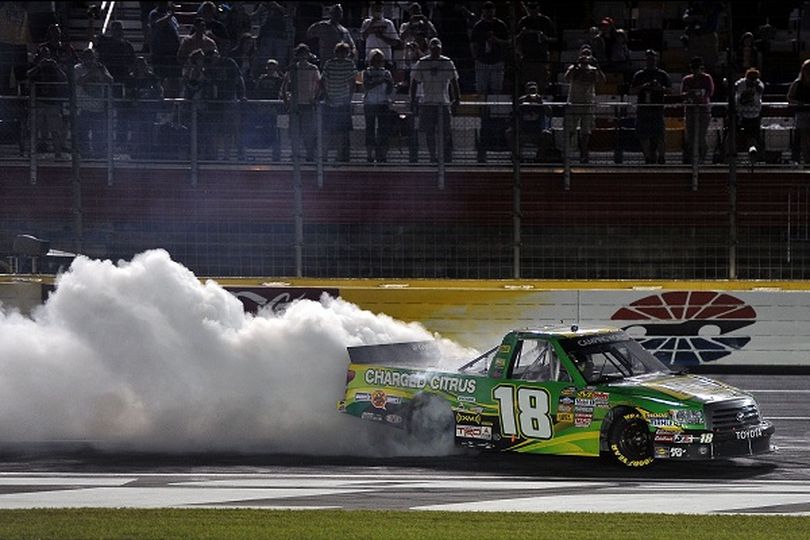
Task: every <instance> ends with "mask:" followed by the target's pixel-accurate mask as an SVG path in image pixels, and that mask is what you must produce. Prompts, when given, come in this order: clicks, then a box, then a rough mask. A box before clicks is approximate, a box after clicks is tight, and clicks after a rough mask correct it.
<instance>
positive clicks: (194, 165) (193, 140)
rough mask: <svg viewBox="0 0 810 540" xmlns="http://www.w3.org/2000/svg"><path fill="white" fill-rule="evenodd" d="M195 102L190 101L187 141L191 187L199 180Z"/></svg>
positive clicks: (195, 185)
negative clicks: (189, 128)
mask: <svg viewBox="0 0 810 540" xmlns="http://www.w3.org/2000/svg"><path fill="white" fill-rule="evenodd" d="M197 120H198V118H197V100H196V99H192V100H191V133H190V137H189V138H190V140H189V146H190V149H189V151H190V152H191V185H192V186H194V187H197V180H198V179H199V177H198V174H199V165H200V163H199V154H198V152H199V149H198V141H199V139H198V137H197V128H198V127H199V126H198V124H197Z"/></svg>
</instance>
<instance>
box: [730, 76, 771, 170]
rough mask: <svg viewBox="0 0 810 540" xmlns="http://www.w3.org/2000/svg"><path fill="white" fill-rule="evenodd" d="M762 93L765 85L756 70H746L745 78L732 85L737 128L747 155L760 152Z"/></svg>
mask: <svg viewBox="0 0 810 540" xmlns="http://www.w3.org/2000/svg"><path fill="white" fill-rule="evenodd" d="M764 93H765V84H764V83H763V82H762V80H761V79H760V78H759V70H758V69H757V68H748V69H747V70H746V72H745V77H743V78H741V79H740V80H738V81H737V82H735V83H734V97H735V99H736V105H737V116H738V117H739V119H740V124H739V126H740V129H741V130H742V132H743V135H744V136H745V144H746V145H747V146H748V148H749V150H748V152H749V154H757V153H759V152H760V151H761V150H762V139H761V137H760V123H761V121H762V94H764Z"/></svg>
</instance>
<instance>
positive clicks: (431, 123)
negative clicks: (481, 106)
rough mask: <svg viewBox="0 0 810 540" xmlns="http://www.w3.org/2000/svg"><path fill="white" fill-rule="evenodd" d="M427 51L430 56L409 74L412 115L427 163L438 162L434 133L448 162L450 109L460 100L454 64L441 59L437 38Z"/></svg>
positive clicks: (420, 60) (439, 43)
mask: <svg viewBox="0 0 810 540" xmlns="http://www.w3.org/2000/svg"><path fill="white" fill-rule="evenodd" d="M428 48H429V49H430V54H428V55H427V56H423V57H422V58H420V59H419V61H418V62H417V63H416V65H415V66H414V67H413V69H412V70H411V77H412V78H413V81H412V83H411V88H410V98H411V109H412V110H413V112H414V115H418V117H419V126H420V128H421V129H422V131H424V132H425V139H426V142H427V147H428V152H429V153H430V160H431V161H432V162H438V160H439V158H438V155H437V151H438V147H437V145H436V139H437V137H436V132H437V131H439V130H441V135H442V137H443V140H442V141H441V142H442V144H443V148H444V159H445V161H450V158H451V155H452V151H453V138H452V133H451V131H450V107H451V106H453V107H456V106H458V103H459V100H460V98H461V89H460V88H459V86H458V72H457V71H456V66H455V64H453V61H452V60H450V59H449V58H448V57H446V56H444V55H442V42H441V41H439V38H433V39H431V40H430V42H429V43H428ZM417 86H421V88H422V91H423V94H422V101H421V102H418V101H417V97H416V96H417ZM440 122H441V127H440V124H439V123H440Z"/></svg>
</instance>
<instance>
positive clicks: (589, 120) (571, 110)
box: [563, 54, 605, 163]
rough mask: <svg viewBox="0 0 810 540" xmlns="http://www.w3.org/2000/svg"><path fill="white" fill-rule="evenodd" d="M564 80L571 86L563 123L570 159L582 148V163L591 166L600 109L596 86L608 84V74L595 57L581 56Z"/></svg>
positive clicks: (569, 69)
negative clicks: (572, 152) (590, 146)
mask: <svg viewBox="0 0 810 540" xmlns="http://www.w3.org/2000/svg"><path fill="white" fill-rule="evenodd" d="M564 79H565V82H567V83H568V84H569V86H568V100H567V105H566V107H565V119H564V122H563V131H564V134H565V152H566V156H569V155H570V151H571V150H572V149H573V148H574V147H575V146H576V147H578V148H579V159H580V162H581V163H588V161H589V155H588V148H589V143H590V137H591V132H592V131H593V122H594V113H595V110H594V109H595V107H596V85H597V83H599V82H604V81H605V74H604V73H602V70H601V69H599V68H598V67H597V66H595V65H594V62H593V57H592V56H589V55H587V54H581V55H580V56H579V58H578V59H577V62H576V64H571V66H569V67H568V69H567V70H566V72H565V75H564ZM577 128H579V136H577Z"/></svg>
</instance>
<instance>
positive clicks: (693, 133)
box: [681, 56, 714, 163]
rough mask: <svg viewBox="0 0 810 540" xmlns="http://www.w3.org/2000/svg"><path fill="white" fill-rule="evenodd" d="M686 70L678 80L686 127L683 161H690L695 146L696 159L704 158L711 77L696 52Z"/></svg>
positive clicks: (711, 89) (709, 112) (712, 89)
mask: <svg viewBox="0 0 810 540" xmlns="http://www.w3.org/2000/svg"><path fill="white" fill-rule="evenodd" d="M689 70H690V73H689V74H688V75H686V76H685V77H684V78H683V79H682V80H681V95H682V96H683V102H684V105H685V106H684V123H685V127H686V132H685V137H686V141H685V144H684V163H692V161H693V159H694V157H695V151H696V150H697V157H698V160H699V162H703V161H704V160H705V159H706V152H707V151H708V144H707V142H706V134H707V133H708V131H709V122H710V121H711V118H712V108H711V101H712V96H713V95H714V79H712V76H711V75H709V74H708V73H706V71H705V66H704V65H703V59H702V58H700V57H699V56H697V57H695V58H692V60H690V62H689Z"/></svg>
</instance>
